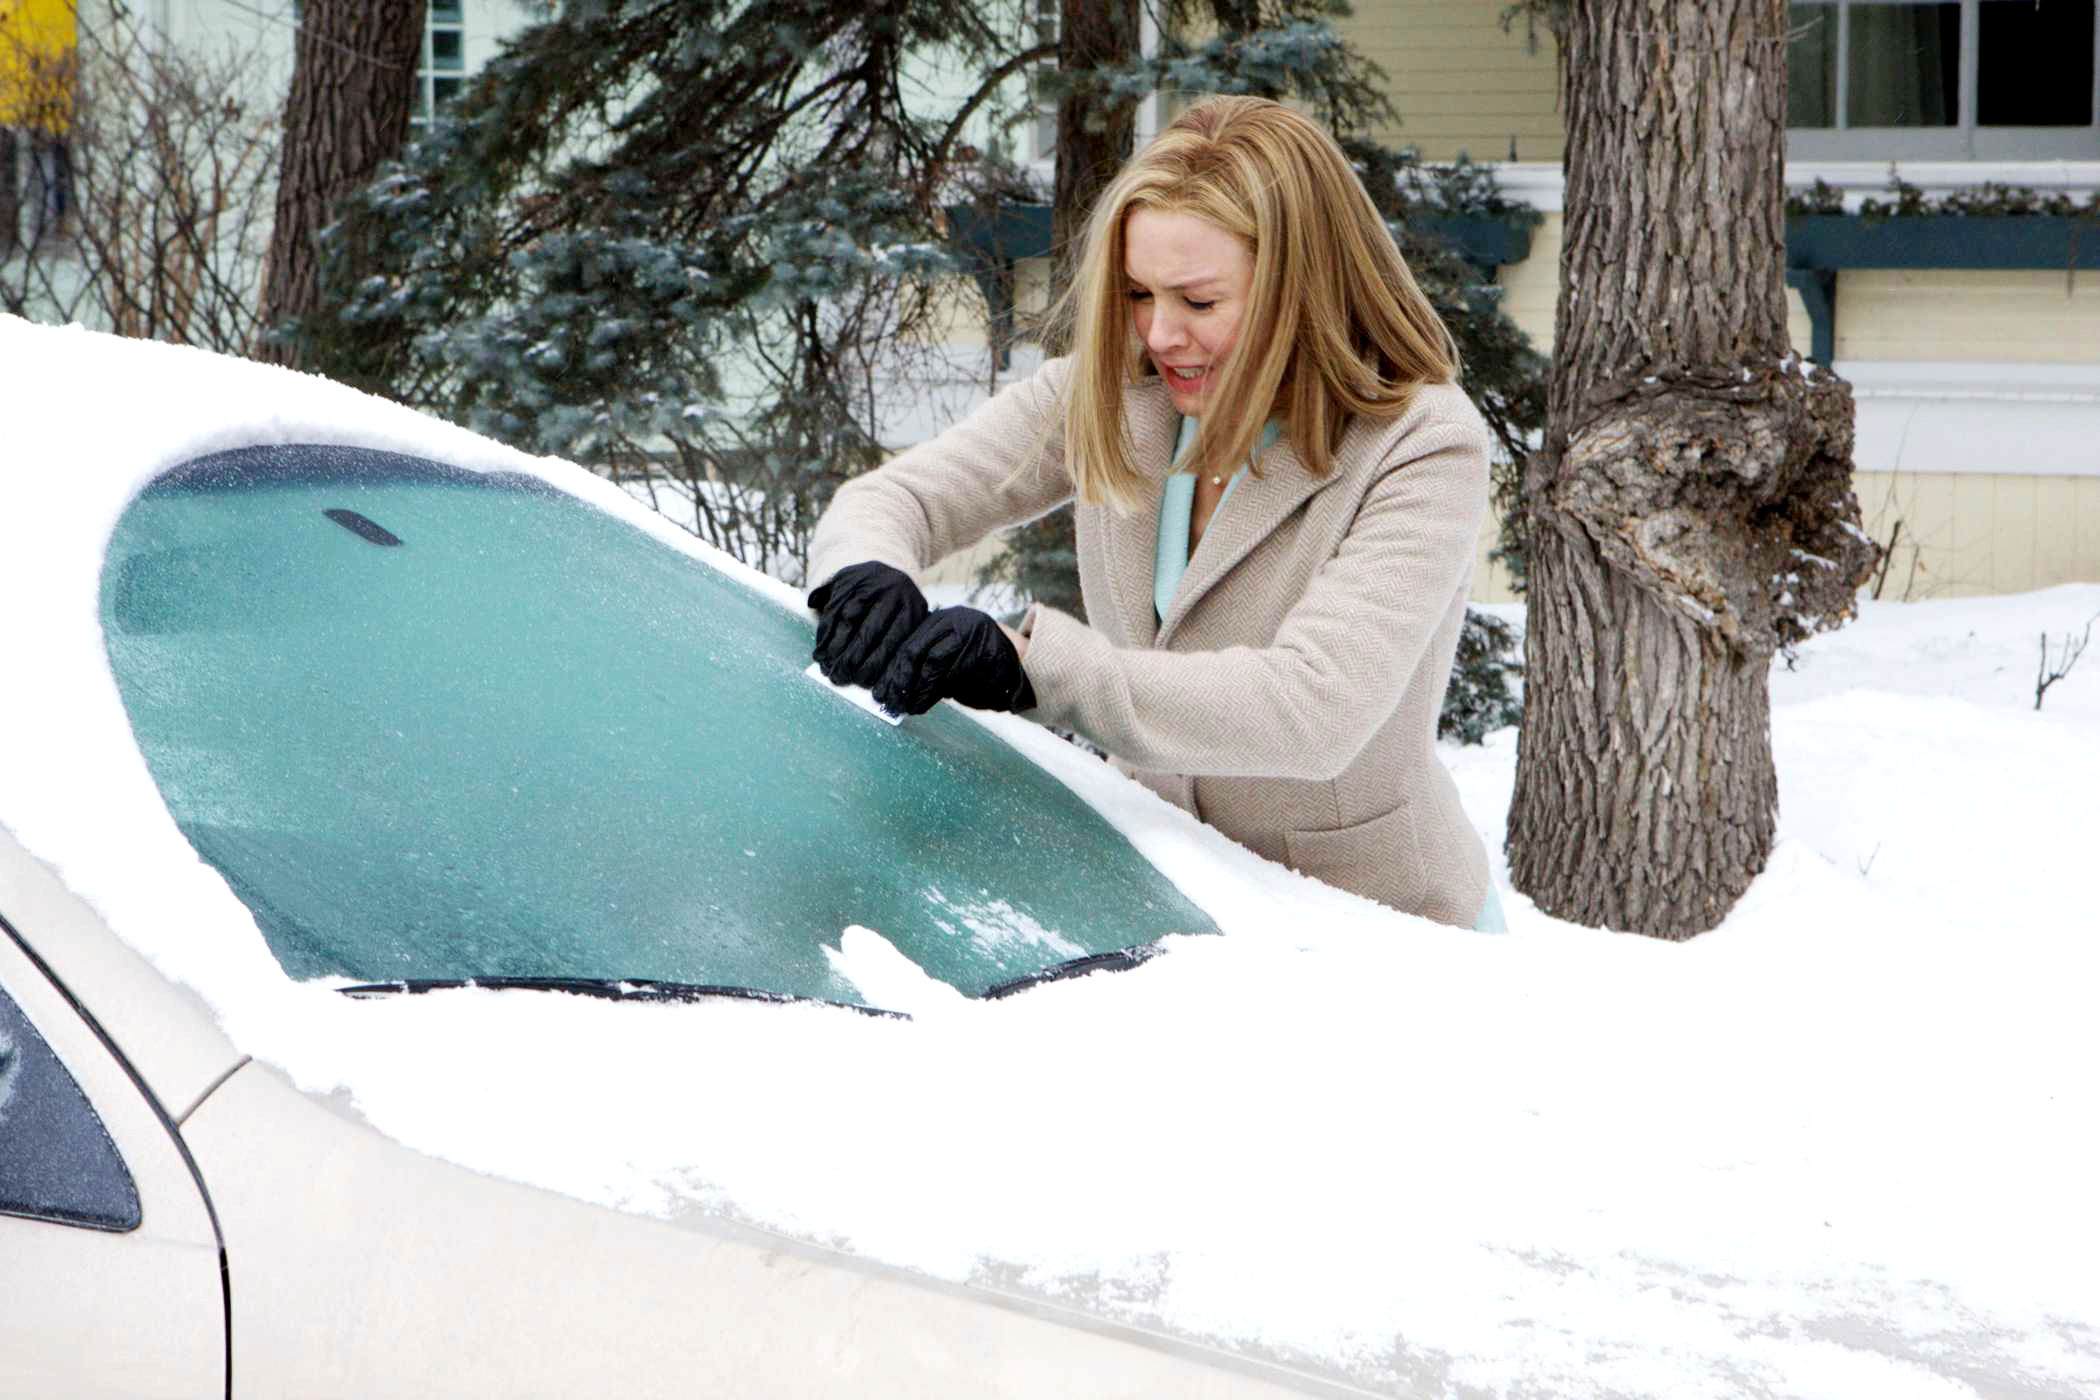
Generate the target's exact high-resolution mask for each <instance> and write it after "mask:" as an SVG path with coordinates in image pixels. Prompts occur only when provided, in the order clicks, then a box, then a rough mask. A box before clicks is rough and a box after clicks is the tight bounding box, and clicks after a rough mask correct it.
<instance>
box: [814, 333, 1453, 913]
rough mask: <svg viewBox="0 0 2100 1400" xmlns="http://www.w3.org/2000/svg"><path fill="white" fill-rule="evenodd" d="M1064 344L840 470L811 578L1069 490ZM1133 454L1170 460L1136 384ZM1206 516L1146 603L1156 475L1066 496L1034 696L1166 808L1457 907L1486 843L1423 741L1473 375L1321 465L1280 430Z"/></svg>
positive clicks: (1438, 657) (1358, 883)
mask: <svg viewBox="0 0 2100 1400" xmlns="http://www.w3.org/2000/svg"><path fill="white" fill-rule="evenodd" d="M1066 372H1067V363H1066V362H1065V361H1062V360H1054V361H1051V362H1050V363H1049V364H1047V365H1045V366H1044V367H1043V368H1042V369H1041V370H1040V371H1038V372H1037V373H1036V374H1035V375H1033V376H1031V377H1030V378H1028V379H1025V380H1022V381H1019V382H1017V383H1015V384H1013V385H1011V386H1009V387H1008V388H1006V389H1005V390H1004V391H1002V392H1001V393H999V394H998V395H997V396H996V397H994V398H993V399H992V400H991V401H990V402H989V403H987V404H985V405H984V406H983V407H981V408H979V409H978V410H976V411H975V412H974V413H972V414H970V415H969V416H968V417H967V418H965V419H964V420H963V421H962V422H961V423H958V424H957V425H956V426H954V427H953V428H951V429H949V430H948V431H946V432H944V433H942V434H941V435H940V436H938V437H936V438H934V439H932V440H931V441H929V442H924V443H921V444H919V445H918V446H916V447H913V448H911V449H909V450H908V451H905V452H903V453H900V454H899V455H898V456H897V457H896V458H895V459H894V460H892V461H890V462H889V463H887V464H885V465H884V466H883V467H882V468H881V469H879V470H877V471H874V472H871V473H869V474H868V475H866V476H862V477H859V478H857V479H855V480H854V481H851V482H849V483H847V485H846V486H845V487H843V488H842V489H841V490H840V491H839V493H838V495H837V497H836V499H835V500H834V501H833V504H832V506H831V509H830V510H829V511H827V512H826V513H825V516H824V518H823V520H822V521H821V522H820V523H819V524H818V526H817V532H816V537H815V539H814V541H813V542H812V545H811V551H810V579H811V581H812V583H817V582H821V581H823V580H824V579H827V578H829V577H830V576H831V575H832V574H833V573H835V572H837V571H838V570H839V569H841V568H843V567H845V566H846V565H847V564H853V563H858V562H860V561H861V560H864V559H879V560H881V561H883V562H884V563H887V564H892V565H895V566H896V567H898V568H902V569H906V570H917V569H922V568H924V567H926V566H927V565H929V564H931V563H933V562H934V561H936V560H938V559H940V558H942V557H943V556H945V555H947V554H948V553H950V552H952V551H954V550H956V549H959V548H962V547H964V546H966V545H969V544H972V543H974V542H976V541H977V540H979V539H982V538H983V537H984V536H986V535H988V534H990V533H991V532H993V531H994V530H997V529H1000V528H1002V527H1004V526H1007V525H1011V524H1014V523H1016V522H1018V521H1022V520H1027V519H1030V518H1032V517H1034V516H1037V515H1041V514H1042V513H1044V512H1045V511H1048V510H1050V509H1051V508H1053V507H1055V506H1057V505H1058V504H1060V503H1061V502H1063V501H1065V500H1067V499H1069V498H1070V497H1071V495H1072V484H1071V481H1070V480H1069V478H1068V477H1067V475H1066V473H1065V470H1064V466H1063V432H1062V427H1061V424H1062V417H1061V408H1060V404H1059V389H1060V387H1061V385H1062V383H1063V380H1064V376H1065V374H1066ZM1125 413H1126V415H1127V417H1128V420H1129V426H1130V436H1131V443H1132V445H1133V447H1134V448H1135V450H1136V451H1135V458H1136V461H1137V463H1138V464H1139V466H1140V469H1141V470H1143V471H1144V472H1145V473H1146V474H1147V475H1148V476H1150V477H1152V478H1153V479H1154V480H1156V481H1162V482H1163V481H1164V479H1165V477H1166V475H1167V472H1168V469H1169V467H1170V466H1171V458H1172V455H1173V448H1174V438H1175V433H1176V430H1177V428H1178V427H1179V421H1180V420H1179V418H1178V417H1177V415H1176V413H1175V411H1174V407H1173V404H1172V401H1171V400H1170V399H1169V397H1168V395H1167V391H1166V387H1165V386H1164V385H1163V384H1161V383H1160V382H1159V381H1158V380H1157V379H1153V378H1147V379H1145V380H1143V381H1141V382H1140V383H1138V384H1137V385H1135V386H1133V387H1132V388H1131V389H1130V390H1129V391H1128V392H1127V393H1126V395H1125ZM1260 466H1261V470H1262V475H1261V476H1259V477H1256V476H1254V475H1253V474H1252V473H1250V474H1249V475H1248V476H1246V477H1245V478H1243V479H1242V480H1241V481H1240V483H1239V485H1238V486H1236V487H1234V488H1233V491H1232V494H1231V496H1230V498H1229V499H1227V500H1226V501H1225V503H1224V504H1223V505H1221V506H1220V507H1219V508H1218V510H1217V512H1216V514H1215V515H1213V516H1212V518H1211V521H1210V523H1209V526H1208V527H1207V528H1206V529H1205V531H1204V534H1203V538H1202V540H1201V542H1200V543H1199V544H1198V546H1197V549H1196V552H1195V554H1194V555H1193V556H1192V557H1191V558H1190V560H1189V567H1188V573H1187V575H1186V576H1185V577H1184V578H1183V580H1182V583H1181V587H1180V589H1179V591H1178V592H1177V593H1176V594H1175V596H1174V601H1173V606H1172V608H1171V610H1170V611H1169V612H1168V613H1167V615H1166V616H1165V617H1164V618H1163V619H1159V620H1157V622H1155V615H1154V609H1153V599H1152V577H1153V563H1154V556H1155V554H1156V552H1157V542H1158V532H1159V508H1160V506H1159V494H1160V493H1159V491H1158V490H1157V489H1154V490H1151V491H1149V492H1148V493H1147V494H1146V496H1145V503H1144V504H1143V505H1142V506H1141V507H1140V508H1139V509H1137V510H1135V511H1133V512H1129V513H1122V512H1118V511H1116V510H1113V509H1111V508H1109V507H1106V506H1090V505H1086V504H1084V503H1080V504H1078V505H1077V506H1076V507H1075V511H1076V517H1075V525H1076V529H1077V534H1078V543H1079V580H1080V586H1081V589H1082V591H1083V594H1084V596H1085V599H1086V607H1087V615H1088V617H1089V618H1090V619H1091V622H1092V625H1091V626H1089V625H1087V624H1085V623H1081V622H1079V621H1078V620H1077V619H1075V618H1072V617H1070V616H1068V615H1066V614H1064V613H1061V612H1057V611H1055V610H1053V609H1049V608H1038V609H1036V610H1035V613H1034V614H1033V617H1032V619H1031V622H1030V624H1029V629H1028V630H1029V634H1030V640H1029V643H1028V650H1027V655H1026V658H1025V661H1024V666H1025V668H1026V670H1027V672H1028V679H1029V683H1030V684H1031V685H1032V686H1033V687H1034V688H1035V695H1036V702H1037V708H1036V709H1035V710H1033V711H1031V712H1030V714H1031V717H1032V718H1036V719H1039V720H1041V721H1042V722H1044V723H1046V724H1056V725H1062V726H1065V727H1067V728H1071V729H1074V730H1077V731H1078V732H1080V733H1082V734H1085V735H1087V736H1088V737H1089V738H1091V739H1093V740H1094V741H1095V742H1097V743H1099V744H1100V745H1101V746H1102V747H1103V748H1105V749H1107V750H1108V751H1109V752H1110V753H1111V754H1113V755H1115V756H1116V758H1117V759H1118V760H1119V766H1121V767H1123V768H1124V769H1125V770H1126V771H1128V772H1130V773H1131V774H1132V775H1133V776H1135V777H1136V778H1137V779H1138V780H1139V781H1141V782H1143V783H1144V784H1145V785H1146V786H1148V787H1150V788H1152V789H1153V790H1154V791H1156V792H1158V793H1159V794H1160V795H1162V796H1163V797H1165V798H1167V800H1169V801H1171V802H1173V803H1174V804H1175V805H1177V806H1179V807H1182V808H1184V809H1186V810H1188V811H1190V812H1193V813H1195V814H1196V815H1197V816H1198V817H1200V818H1202V819H1203V820H1204V821H1207V822H1209V823H1210V824H1211V825H1213V826H1215V827H1217V828H1218V829H1219V830H1221V831H1223V832H1224V833H1225V834H1226V835H1228V836H1231V837H1233V838H1234V839H1235V840H1237V841H1240V842H1241V843H1243V844H1245V845H1247V846H1249V847H1251V848H1253V849H1254V850H1255V851H1258V852H1259V853H1261V854H1262V855H1264V856H1267V857H1269V858H1270V859H1272V860H1277V861H1281V862H1283V863H1284V864H1286V865H1290V866H1294V867H1296V868H1297V869H1299V870H1302V871H1304V872H1305V873H1307V874H1309V875H1315V876H1318V877H1319V878H1320V879H1322V880H1326V881H1328V882H1329V883H1331V884H1336V885H1340V886H1341V887H1343V888H1344V889H1349V890H1354V891H1356V892H1357V893H1359V894H1363V895H1368V896H1369V897H1371V898H1372V899H1376V900H1380V901H1382V902H1384V903H1386V904H1390V905H1392V906H1394V907H1395V908H1399V909H1404V910H1407V911H1408V912H1410V913H1416V914H1423V915H1427V916H1428V917H1430V918H1432V919H1437V920H1440V921H1442V922H1444V923H1449V924H1458V925H1462V926H1466V927H1470V926H1471V925H1472V924H1473V922H1474V920H1475V918H1476V917H1477V916H1478V915H1479V913H1480V906H1481V901H1482V900H1483V898H1485V895H1486V891H1487V855H1486V852H1485V851H1484V850H1483V848H1482V846H1481V843H1480V838H1479V837H1478V836H1477V835H1476V834H1475V833H1474V831H1473V828H1472V827H1471V826H1470V825H1469V824H1468V822H1467V821H1466V816H1465V812H1464V811H1463V810H1462V809H1461V808H1460V806H1459V802H1458V792H1457V789H1456V788H1455V787H1454V786H1453V785H1452V782H1451V777H1450V774H1448V773H1447V772H1445V770H1444V767H1443V765H1442V764H1441V763H1439V762H1438V761H1437V758H1436V753H1435V749H1434V747H1433V744H1434V739H1435V733H1436V719H1437V713H1438V710H1439V709H1440V708H1441V706H1442V704H1443V697H1444V687H1445V685H1446V684H1447V683H1448V682H1449V679H1450V675H1451V661H1452V656H1453V653H1454V652H1455V650H1456V648H1457V645H1458V633H1459V628H1460V625H1461V623H1462V622H1463V621H1464V617H1465V599H1466V585H1467V583H1468V581H1469V580H1470V578H1471V575H1472V570H1473V554H1474V549H1475V542H1476V541H1477V540H1478V538H1479V533H1480V525H1481V519H1482V516H1483V514H1484V512H1485V511H1486V508H1487V494H1488V438H1487V430H1486V428H1485V426H1484V425H1483V424H1482V423H1481V421H1480V416H1479V414H1478V413H1477V412H1476V411H1475V410H1474V408H1473V406H1472V404H1471V403H1470V402H1469V401H1468V400H1467V399H1466V396H1465V394H1464V393H1463V392H1461V391H1460V390H1459V389H1458V388H1457V387H1456V386H1454V385H1449V384H1430V385H1424V386H1422V387H1421V388H1420V389H1418V390H1417V391H1416V392H1415V395H1414V398H1413V400H1412V402H1411V403H1410V404H1409V406H1408V408H1407V409H1406V411H1405V412H1404V413H1403V414H1401V416H1399V417H1398V418H1394V419H1387V420H1372V419H1364V418H1357V419H1353V420H1351V421H1350V423H1349V424H1348V426H1347V429H1346V431H1345V432H1344V434H1343V437H1342V442H1341V447H1340V449H1339V450H1338V451H1337V452H1336V453H1335V456H1334V470H1333V471H1332V472H1331V473H1330V474H1329V475H1328V476H1327V477H1325V478H1321V479H1316V478H1314V477H1313V476H1312V475H1311V474H1310V473H1309V472H1308V471H1306V469H1305V468H1304V466H1303V465H1301V463H1300V461H1299V459H1298V457H1297V454H1296V453H1295V452H1294V451H1293V450H1292V449H1291V446H1290V444H1289V442H1288V440H1287V438H1286V440H1282V441H1279V442H1278V443H1277V444H1276V445H1275V446H1274V447H1272V448H1271V449H1270V450H1269V451H1268V453H1267V454H1265V455H1264V456H1263V458H1262V459H1261V463H1260Z"/></svg>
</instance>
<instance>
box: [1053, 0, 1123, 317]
mask: <svg viewBox="0 0 2100 1400" xmlns="http://www.w3.org/2000/svg"><path fill="white" fill-rule="evenodd" d="M1138 56H1139V49H1138V0H1063V4H1062V7H1061V10H1060V15H1059V19H1058V30H1057V66H1058V68H1059V69H1061V70H1062V71H1064V72H1066V73H1084V72H1086V71H1087V70H1089V69H1093V68H1101V67H1106V66H1109V65H1115V64H1127V63H1135V62H1136V61H1137V59H1138ZM1137 106H1138V104H1137V99H1136V98H1121V99H1118V100H1115V101H1110V100H1108V96H1107V94H1105V93H1103V92H1102V91H1101V90H1100V89H1099V88H1097V87H1095V86H1093V85H1091V84H1083V85H1082V86H1081V87H1080V88H1079V90H1077V91H1074V92H1068V93H1066V94H1065V96H1064V97H1062V98H1060V99H1059V101H1058V104H1057V188H1056V191H1055V193H1054V194H1053V195H1052V196H1051V205H1050V245H1051V247H1052V248H1053V249H1055V251H1056V262H1055V267H1054V269H1053V271H1052V281H1051V295H1052V296H1053V297H1055V296H1058V295H1061V294H1062V293H1063V292H1064V289H1065V288H1066V287H1067V286H1069V285H1070V284H1071V274H1072V259H1073V258H1074V257H1075V256H1076V255H1077V253H1078V250H1079V240H1080V236H1081V235H1082V234H1083V233H1084V232H1085V230H1086V220H1087V215H1088V214H1089V213H1090V212H1092V210H1093V207H1094V201H1095V199H1097V198H1098V197H1099V196H1100V194H1101V191H1102V190H1104V189H1106V188H1107V187H1108V184H1109V182H1110V181H1111V180H1113V179H1115V178H1116V172H1117V171H1118V170H1120V169H1122V168H1123V162H1124V161H1126V160H1128V159H1129V158H1130V150H1131V144H1132V142H1133V141H1134V140H1135V139H1136V135H1137ZM1060 335H1061V329H1060V328H1052V329H1051V330H1050V331H1049V333H1048V336H1047V337H1046V340H1047V339H1053V338H1056V337H1058V336H1060ZM1065 349H1066V347H1065V346H1064V345H1063V344H1050V343H1046V344H1045V345H1044V347H1043V350H1044V353H1045V354H1047V355H1061V354H1063V353H1064V352H1065Z"/></svg>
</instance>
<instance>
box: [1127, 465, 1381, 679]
mask: <svg viewBox="0 0 2100 1400" xmlns="http://www.w3.org/2000/svg"><path fill="white" fill-rule="evenodd" d="M1340 475H1341V464H1340V463H1339V462H1336V463H1335V465H1334V467H1333V469H1332V470H1330V471H1329V472H1328V473H1327V475H1326V476H1323V477H1315V476H1314V475H1313V474H1312V473H1311V472H1309V471H1307V470H1306V469H1305V464H1304V463H1303V462H1302V461H1300V460H1299V457H1298V454H1297V452H1296V451H1295V450H1293V449H1292V447H1291V441H1290V438H1289V436H1288V435H1286V436H1284V437H1281V438H1278V439H1277V441H1276V445H1275V446H1274V447H1272V448H1270V449H1269V451H1268V453H1267V455H1266V456H1265V458H1264V459H1263V461H1262V474H1261V475H1260V476H1256V475H1254V473H1252V472H1249V473H1247V475H1246V476H1244V477H1242V478H1240V484H1239V485H1237V486H1235V487H1233V488H1232V495H1231V496H1229V497H1228V498H1227V499H1226V501H1225V503H1224V504H1223V505H1221V506H1219V507H1218V509H1217V511H1216V513H1215V514H1213V515H1212V516H1211V518H1210V524H1209V526H1208V527H1206V528H1205V529H1204V531H1203V540H1202V543H1200V544H1198V545H1197V546H1196V552H1195V554H1194V555H1193V556H1191V557H1190V559H1189V571H1188V573H1187V574H1185V575H1183V577H1182V580H1181V587H1180V588H1178V589H1176V590H1175V593H1174V602H1173V605H1172V606H1171V607H1170V608H1169V609H1168V610H1167V615H1166V616H1165V617H1164V618H1162V619H1161V620H1160V626H1159V632H1158V635H1157V637H1156V638H1155V641H1154V645H1159V646H1164V645H1165V644H1166V642H1167V640H1168V638H1170V637H1172V636H1173V634H1174V629H1175V627H1177V626H1178V625H1179V624H1180V622H1181V620H1182V619H1183V618H1185V617H1187V616H1188V615H1189V609H1190V608H1192V607H1194V606H1195V604H1196V602H1197V600H1198V599H1200V598H1201V597H1202V596H1203V595H1204V594H1205V593H1207V592H1209V591H1210V590H1211V588H1213V587H1214V586H1215V585H1216V584H1217V583H1218V581H1219V580H1220V579H1222V578H1224V577H1225V575H1226V574H1228V573H1230V572H1231V571H1232V569H1233V568H1234V566H1236V565H1237V564H1239V562H1240V561H1241V560H1243V559H1245V558H1246V557H1247V556H1248V555H1249V554H1251V553H1252V552H1253V551H1254V548H1255V546H1256V545H1258V544H1260V543H1261V542H1262V541H1263V540H1265V539H1267V538H1268V537H1269V536H1270V534H1272V533H1273V532H1274V531H1275V529H1276V527H1277V526H1279V525H1281V524H1282V523H1283V522H1284V521H1286V520H1288V519H1289V518H1290V515H1291V512H1292V511H1294V510H1296V509H1298V507H1299V506H1301V505H1303V504H1304V503H1305V502H1306V500H1308V499H1309V498H1310V497H1312V496H1313V495H1315V494H1316V493H1318V492H1319V491H1320V490H1322V489H1323V488H1325V487H1327V486H1329V485H1331V484H1332V483H1333V482H1334V480H1335V478H1336V477H1338V476H1340ZM1152 529H1153V533H1154V535H1155V536H1156V535H1157V534H1158V530H1159V505H1158V503H1157V502H1156V501H1155V502H1154V503H1153V507H1152ZM1153 543H1154V547H1155V548H1156V547H1157V543H1158V542H1157V539H1156V538H1155V539H1154V541H1153ZM1147 557H1148V559H1149V557H1150V556H1147ZM1145 583H1146V601H1147V606H1148V608H1149V606H1150V595H1151V571H1150V569H1147V570H1146V576H1145Z"/></svg>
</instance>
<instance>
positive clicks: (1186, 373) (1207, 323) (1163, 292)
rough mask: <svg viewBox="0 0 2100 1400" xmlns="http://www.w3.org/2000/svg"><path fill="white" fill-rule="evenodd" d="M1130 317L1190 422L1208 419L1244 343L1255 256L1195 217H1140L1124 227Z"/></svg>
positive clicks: (1151, 213) (1152, 212) (1141, 213)
mask: <svg viewBox="0 0 2100 1400" xmlns="http://www.w3.org/2000/svg"><path fill="white" fill-rule="evenodd" d="M1123 271H1124V275H1125V276H1126V277H1128V278H1129V282H1130V289H1129V295H1130V313H1131V319H1132V320H1133V321H1134V322H1135V323H1136V326H1137V333H1138V339H1139V340H1142V341H1143V342H1145V351H1146V353H1147V354H1149V355H1150V356H1151V357H1152V365H1153V368H1155V369H1157V370H1158V371H1159V377H1160V378H1161V379H1163V380H1165V381H1166V384H1167V388H1168V390H1169V391H1170V392H1171V393H1172V394H1173V395H1174V407H1175V408H1176V409H1177V410H1179V411H1180V413H1181V415H1182V416H1183V417H1185V418H1200V417H1202V416H1203V406H1204V403H1205V402H1206V400H1207V398H1208V396H1209V394H1210V391H1211V386H1212V384H1213V383H1214V382H1215V381H1216V379H1217V376H1218V371H1219V370H1220V369H1221V368H1222V367H1223V365H1224V363H1225V357H1226V356H1227V355H1229V354H1231V353H1232V346H1233V342H1235V341H1236V340H1238V339H1239V334H1240V318H1241V317H1242V316H1243V315H1245V314H1246V310H1247V292H1248V289H1249V287H1251V286H1252V285H1253V282H1254V255H1253V254H1252V253H1251V252H1249V251H1248V248H1247V245H1246V244H1245V243H1242V242H1241V241H1240V240H1239V239H1238V238H1236V237H1234V236H1233V235H1232V234H1229V233H1227V232H1226V231H1225V230H1224V229H1221V228H1219V227H1218V226H1217V225H1216V224H1211V223H1205V222H1204V221H1203V220H1201V219H1199V218H1197V217H1196V216H1195V215H1193V214H1165V213H1161V212H1160V211H1158V210H1156V209H1140V210H1137V211H1136V212H1134V213H1132V214H1131V215H1130V217H1129V218H1128V219H1127V220H1126V221H1125V222H1124V225H1123Z"/></svg>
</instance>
